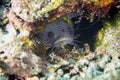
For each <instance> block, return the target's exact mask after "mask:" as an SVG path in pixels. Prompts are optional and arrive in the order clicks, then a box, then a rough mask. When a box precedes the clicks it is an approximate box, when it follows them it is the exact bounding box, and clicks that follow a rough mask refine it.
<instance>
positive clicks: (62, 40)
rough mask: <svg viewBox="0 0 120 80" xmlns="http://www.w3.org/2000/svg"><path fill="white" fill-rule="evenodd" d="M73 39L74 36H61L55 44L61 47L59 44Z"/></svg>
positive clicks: (68, 42)
mask: <svg viewBox="0 0 120 80" xmlns="http://www.w3.org/2000/svg"><path fill="white" fill-rule="evenodd" d="M72 41H73V38H72V37H61V38H59V39H57V40H56V41H55V42H54V45H55V46H57V47H59V46H63V45H67V44H70V43H71V42H72Z"/></svg>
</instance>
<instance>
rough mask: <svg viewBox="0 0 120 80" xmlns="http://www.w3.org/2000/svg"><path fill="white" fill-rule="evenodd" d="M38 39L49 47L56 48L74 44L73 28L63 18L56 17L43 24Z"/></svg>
mask: <svg viewBox="0 0 120 80" xmlns="http://www.w3.org/2000/svg"><path fill="white" fill-rule="evenodd" d="M37 36H38V39H39V40H41V41H43V42H44V43H45V45H46V46H47V47H48V48H50V47H53V48H56V47H60V46H64V45H68V44H69V45H74V43H75V42H74V39H75V35H74V29H73V26H72V25H70V24H68V23H67V22H66V21H65V20H64V19H58V20H56V21H54V22H52V23H49V24H47V25H46V26H45V29H44V30H43V31H42V32H40V33H39V34H38V35H37Z"/></svg>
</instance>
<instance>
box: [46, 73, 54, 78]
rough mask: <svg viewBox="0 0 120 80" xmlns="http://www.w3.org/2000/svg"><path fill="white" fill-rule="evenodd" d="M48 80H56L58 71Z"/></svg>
mask: <svg viewBox="0 0 120 80" xmlns="http://www.w3.org/2000/svg"><path fill="white" fill-rule="evenodd" d="M47 80H56V73H54V74H51V75H50V76H49V77H48V79H47Z"/></svg>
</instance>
